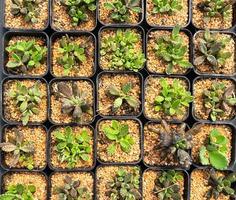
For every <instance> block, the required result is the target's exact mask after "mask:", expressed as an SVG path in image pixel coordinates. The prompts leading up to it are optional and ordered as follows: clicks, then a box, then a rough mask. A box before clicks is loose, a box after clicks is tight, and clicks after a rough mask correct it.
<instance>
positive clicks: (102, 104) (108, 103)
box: [98, 73, 141, 115]
mask: <svg viewBox="0 0 236 200" xmlns="http://www.w3.org/2000/svg"><path fill="white" fill-rule="evenodd" d="M129 82H131V83H132V86H133V88H132V89H131V91H130V93H129V94H130V95H132V96H133V97H135V98H136V99H139V100H141V81H140V78H139V76H138V75H133V74H112V73H110V74H103V75H101V76H100V78H99V80H98V112H99V113H100V114H101V115H138V113H139V112H140V110H141V104H140V106H139V108H138V109H137V110H134V109H132V108H130V106H129V105H128V104H127V103H123V104H122V106H121V107H120V109H118V110H117V111H116V112H115V113H114V112H113V110H112V105H113V102H114V100H115V98H114V97H111V96H110V95H108V94H107V89H108V88H109V87H110V86H111V83H112V84H113V85H114V86H116V87H117V88H120V89H121V87H122V85H124V84H126V83H129ZM140 103H141V102H140Z"/></svg>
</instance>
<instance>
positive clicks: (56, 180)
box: [50, 172, 94, 200]
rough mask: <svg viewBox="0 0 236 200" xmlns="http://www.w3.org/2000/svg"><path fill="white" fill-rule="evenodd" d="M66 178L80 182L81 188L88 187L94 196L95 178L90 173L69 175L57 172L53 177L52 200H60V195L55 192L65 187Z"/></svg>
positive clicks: (68, 173)
mask: <svg viewBox="0 0 236 200" xmlns="http://www.w3.org/2000/svg"><path fill="white" fill-rule="evenodd" d="M66 176H69V177H71V178H72V179H73V180H76V181H77V180H79V181H80V185H79V188H83V187H86V188H87V189H88V191H89V193H91V195H94V191H93V184H94V178H93V176H92V174H91V173H89V172H72V173H70V172H67V173H62V172H57V173H54V174H53V175H52V176H51V180H50V181H51V188H50V190H51V196H50V200H59V197H58V194H56V192H55V190H56V188H57V187H64V185H65V184H64V179H65V177H66ZM83 200H92V197H91V198H89V199H83Z"/></svg>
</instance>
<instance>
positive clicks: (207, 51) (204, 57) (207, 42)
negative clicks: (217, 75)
mask: <svg viewBox="0 0 236 200" xmlns="http://www.w3.org/2000/svg"><path fill="white" fill-rule="evenodd" d="M217 34H219V33H216V32H215V33H214V32H212V33H211V32H210V31H209V30H208V29H206V30H205V32H204V35H203V38H201V40H200V42H199V45H198V46H197V53H198V54H199V56H198V57H196V58H195V61H194V64H195V65H196V66H198V65H202V64H207V65H209V67H211V69H212V70H213V71H216V70H218V69H219V68H222V67H224V64H225V62H226V60H227V59H228V58H230V57H231V56H232V53H231V52H229V51H226V50H225V48H226V45H227V44H228V42H229V40H230V38H226V37H225V38H223V39H218V38H217Z"/></svg>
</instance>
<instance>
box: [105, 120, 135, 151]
mask: <svg viewBox="0 0 236 200" xmlns="http://www.w3.org/2000/svg"><path fill="white" fill-rule="evenodd" d="M102 131H103V132H104V134H105V136H106V138H107V139H108V140H110V141H111V142H112V143H111V144H110V145H109V146H108V147H107V152H108V153H109V154H110V155H114V154H115V153H116V148H117V146H118V145H119V146H120V147H121V150H122V151H124V152H125V153H129V152H130V150H131V148H132V145H133V144H134V139H133V137H132V135H131V134H130V132H129V126H128V125H127V124H122V123H120V122H119V121H117V120H112V122H111V125H104V126H103V127H102Z"/></svg>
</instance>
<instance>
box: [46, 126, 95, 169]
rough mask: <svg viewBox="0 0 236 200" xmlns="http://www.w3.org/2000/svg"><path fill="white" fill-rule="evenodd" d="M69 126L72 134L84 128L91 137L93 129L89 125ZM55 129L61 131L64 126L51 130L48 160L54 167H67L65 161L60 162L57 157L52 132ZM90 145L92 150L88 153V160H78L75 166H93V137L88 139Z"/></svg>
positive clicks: (77, 133) (78, 132)
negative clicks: (49, 157)
mask: <svg viewBox="0 0 236 200" xmlns="http://www.w3.org/2000/svg"><path fill="white" fill-rule="evenodd" d="M71 128H72V130H73V134H74V135H79V134H80V133H81V132H82V131H83V130H86V131H87V133H88V135H89V136H90V137H91V138H93V130H92V129H91V128H90V127H89V126H72V127H71ZM56 130H60V131H62V132H63V131H64V128H63V127H60V128H58V129H55V130H53V131H52V132H51V149H50V152H51V160H50V162H51V165H52V166H53V167H54V168H60V169H69V168H68V165H67V164H68V163H67V162H60V160H59V158H58V154H57V152H56V149H55V148H56V144H57V143H56V140H55V137H54V133H55V131H56ZM90 146H91V149H92V151H91V153H90V155H89V160H88V161H83V160H78V162H77V163H76V165H75V168H89V167H92V166H93V164H94V162H95V160H94V140H93V139H92V140H91V141H90Z"/></svg>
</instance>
